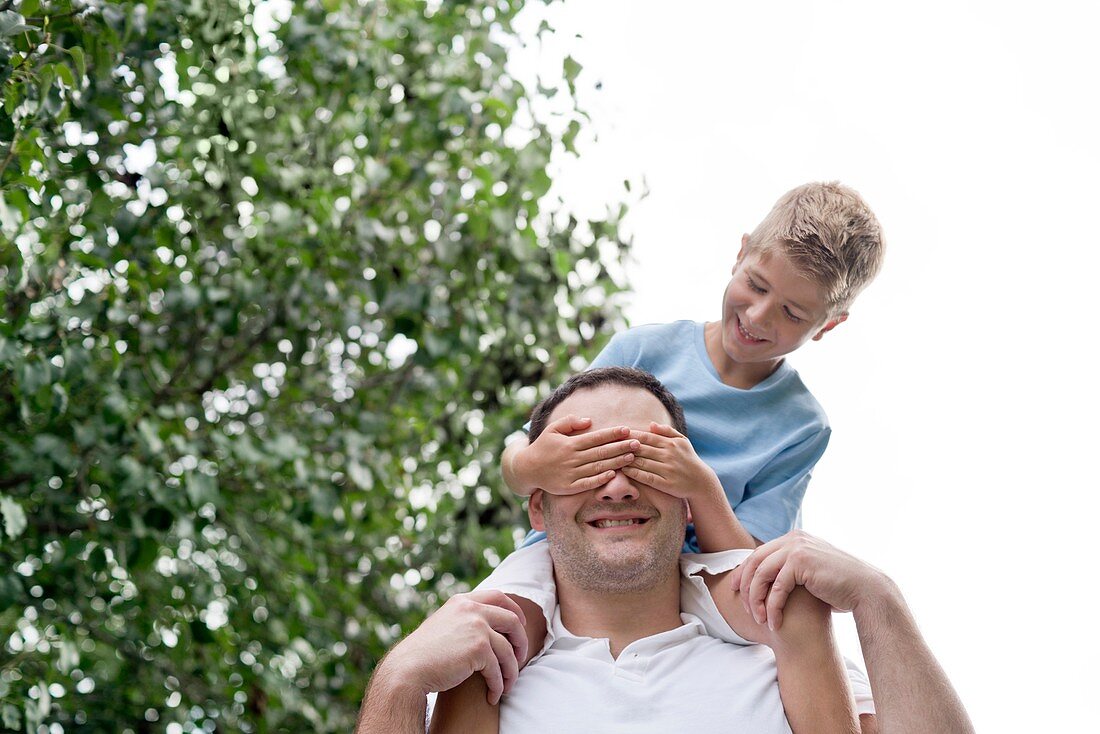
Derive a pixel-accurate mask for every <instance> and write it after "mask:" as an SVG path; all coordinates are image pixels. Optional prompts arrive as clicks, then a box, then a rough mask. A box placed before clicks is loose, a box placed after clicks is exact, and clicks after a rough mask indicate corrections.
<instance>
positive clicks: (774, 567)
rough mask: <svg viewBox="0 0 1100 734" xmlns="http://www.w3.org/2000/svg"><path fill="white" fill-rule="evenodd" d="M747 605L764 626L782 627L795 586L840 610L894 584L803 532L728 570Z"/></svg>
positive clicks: (758, 551) (769, 545)
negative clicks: (786, 608) (804, 588)
mask: <svg viewBox="0 0 1100 734" xmlns="http://www.w3.org/2000/svg"><path fill="white" fill-rule="evenodd" d="M730 583H732V584H733V585H734V586H735V587H736V588H738V589H740V592H741V601H742V602H743V603H744V605H745V609H747V610H748V611H749V613H750V614H752V616H753V618H754V619H755V620H756V621H757V622H759V623H760V624H767V625H768V627H770V628H771V629H779V626H780V625H781V624H782V623H783V607H784V606H785V605H786V603H787V598H788V597H789V596H790V594H791V592H792V591H793V590H794V589H795V587H796V586H804V587H806V590H807V591H809V592H810V593H811V594H813V595H814V596H815V597H817V598H818V599H820V600H821V601H823V602H825V603H826V604H828V605H830V606H831V607H832V608H833V609H834V610H836V611H839V612H850V611H853V610H855V608H856V607H857V606H859V604H860V602H861V601H863V600H864V599H865V598H867V597H868V596H870V595H873V594H877V593H880V592H884V591H885V592H889V590H891V589H892V588H893V583H892V582H891V581H890V580H889V579H888V578H887V577H886V575H885V574H883V573H882V572H881V571H879V570H878V569H875V568H873V567H871V566H869V565H867V564H866V563H864V562H863V561H861V560H859V559H858V558H854V557H853V556H850V555H848V554H847V553H844V552H843V551H840V550H837V549H836V548H834V547H833V546H831V545H829V544H828V543H826V542H825V541H823V540H820V539H818V538H815V537H813V536H812V535H808V534H807V533H804V532H802V531H801V530H795V531H792V532H790V533H787V534H786V535H784V536H783V537H781V538H777V539H776V540H773V541H771V542H770V543H765V544H764V545H762V546H760V547H759V548H757V549H756V550H755V551H753V553H752V555H750V556H749V557H748V558H746V559H745V561H744V563H742V564H741V565H740V566H738V567H737V568H735V569H734V570H733V572H732V573H731V574H730Z"/></svg>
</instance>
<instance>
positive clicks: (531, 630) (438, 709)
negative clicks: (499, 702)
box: [430, 594, 546, 734]
mask: <svg viewBox="0 0 1100 734" xmlns="http://www.w3.org/2000/svg"><path fill="white" fill-rule="evenodd" d="M508 596H509V597H511V599H512V600H513V601H514V602H516V603H517V604H519V606H520V608H521V609H523V614H524V617H526V620H527V624H526V630H527V657H526V659H524V660H521V661H519V662H520V669H521V670H522V669H523V666H525V665H527V662H528V661H529V660H530V659H531V658H532V657H534V656H535V655H536V654H537V653H538V652H539V651H540V650H542V646H543V643H544V642H545V640H546V617H545V616H544V615H543V610H542V608H541V607H540V606H539V605H538V604H535V603H534V602H533V601H531V600H530V599H525V598H523V597H522V596H516V595H515V594H509V595H508ZM488 693H489V688H488V686H486V685H485V679H484V678H482V677H481V676H480V675H472V676H470V677H469V678H467V679H466V682H464V683H462V684H461V685H460V686H458V687H457V688H452V689H451V690H449V691H443V692H442V693H440V694H439V696H438V697H437V698H436V702H435V708H434V709H433V710H432V725H431V729H430V732H431V734H445V733H446V732H490V733H491V734H495V733H496V732H497V731H499V729H500V708H499V707H498V706H491V705H490V704H489V700H488Z"/></svg>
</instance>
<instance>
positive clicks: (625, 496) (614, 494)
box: [596, 471, 638, 502]
mask: <svg viewBox="0 0 1100 734" xmlns="http://www.w3.org/2000/svg"><path fill="white" fill-rule="evenodd" d="M596 496H598V497H599V498H600V499H601V500H604V501H605V502H618V501H621V500H636V499H638V487H637V486H636V485H635V484H634V482H633V481H632V480H631V479H630V477H628V476H627V475H625V474H623V473H622V472H621V471H616V472H615V476H614V477H612V479H611V481H610V482H608V483H607V484H605V485H603V486H602V487H600V488H599V490H598V491H597V493H596Z"/></svg>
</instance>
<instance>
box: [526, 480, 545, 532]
mask: <svg viewBox="0 0 1100 734" xmlns="http://www.w3.org/2000/svg"><path fill="white" fill-rule="evenodd" d="M544 494H546V493H545V492H543V491H542V490H541V489H536V490H535V491H534V493H532V494H531V499H529V500H528V501H527V518H528V519H529V520H530V521H531V527H532V528H534V529H535V530H541V531H544V532H545V530H546V523H544V522H543V521H542V512H543V508H542V498H543V495H544Z"/></svg>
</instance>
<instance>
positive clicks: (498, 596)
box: [467, 589, 527, 626]
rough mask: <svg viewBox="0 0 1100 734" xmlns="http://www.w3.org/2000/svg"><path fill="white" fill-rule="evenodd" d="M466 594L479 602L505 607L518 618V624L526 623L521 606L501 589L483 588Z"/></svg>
mask: <svg viewBox="0 0 1100 734" xmlns="http://www.w3.org/2000/svg"><path fill="white" fill-rule="evenodd" d="M467 596H468V597H469V598H470V599H473V600H474V601H476V602H480V603H481V604H491V605H493V606H495V607H500V608H502V609H507V610H508V611H509V612H511V613H512V614H514V615H516V616H517V617H518V618H519V623H520V626H525V625H526V624H527V615H526V614H524V613H523V607H521V606H520V605H519V604H516V602H515V601H514V600H513V599H512V598H511V597H510V596H508V595H507V594H505V593H504V592H503V591H497V590H496V589H483V590H482V591H471V592H469V593H468V594H467Z"/></svg>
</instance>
